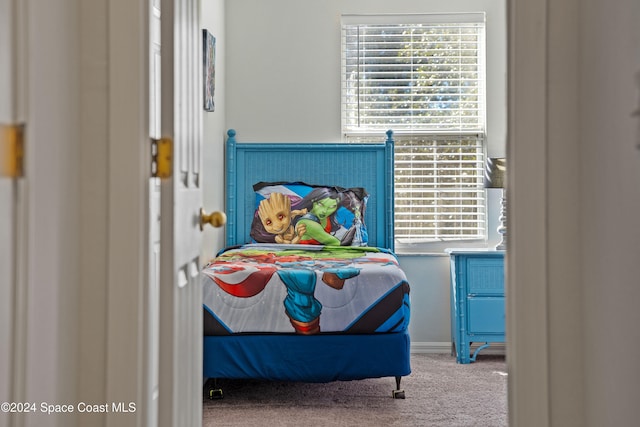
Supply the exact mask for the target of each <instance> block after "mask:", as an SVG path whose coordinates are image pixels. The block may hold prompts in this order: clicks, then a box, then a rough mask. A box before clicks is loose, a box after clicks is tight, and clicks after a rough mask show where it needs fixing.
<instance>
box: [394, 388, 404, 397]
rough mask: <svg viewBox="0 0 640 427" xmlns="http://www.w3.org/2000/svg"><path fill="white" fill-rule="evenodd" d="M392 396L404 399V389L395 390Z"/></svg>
mask: <svg viewBox="0 0 640 427" xmlns="http://www.w3.org/2000/svg"><path fill="white" fill-rule="evenodd" d="M392 396H393V398H394V399H404V390H393V393H392Z"/></svg>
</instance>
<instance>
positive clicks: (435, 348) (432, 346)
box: [411, 341, 505, 355]
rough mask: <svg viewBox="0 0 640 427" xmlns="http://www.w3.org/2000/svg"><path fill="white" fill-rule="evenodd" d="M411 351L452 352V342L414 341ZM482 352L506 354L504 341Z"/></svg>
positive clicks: (474, 347)
mask: <svg viewBox="0 0 640 427" xmlns="http://www.w3.org/2000/svg"><path fill="white" fill-rule="evenodd" d="M478 346H479V345H475V344H474V345H472V346H471V350H472V352H473V350H475V349H476V348H477V347H478ZM411 353H446V354H451V343H450V342H448V341H445V342H412V343H411ZM482 354H499V355H504V354H505V345H504V343H495V344H491V346H490V347H488V348H485V349H483V350H482Z"/></svg>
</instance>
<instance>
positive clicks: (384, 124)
mask: <svg viewBox="0 0 640 427" xmlns="http://www.w3.org/2000/svg"><path fill="white" fill-rule="evenodd" d="M398 21H401V22H398ZM484 30H485V28H484V14H483V13H474V14H446V15H442V14H437V15H410V16H407V17H401V16H396V15H389V16H347V17H343V25H342V129H343V133H344V135H345V138H346V139H347V140H348V141H351V140H358V139H361V138H362V137H365V136H368V135H380V133H382V132H384V131H386V130H387V129H392V130H393V131H394V139H395V141H396V144H395V153H396V154H395V187H396V194H395V237H396V241H397V242H398V243H399V244H401V245H402V244H403V243H406V244H414V243H425V242H433V241H453V240H476V239H484V238H485V235H486V231H485V230H486V219H485V216H486V214H485V211H486V206H485V192H484V189H483V188H482V174H483V161H484V151H485V147H484V139H485V89H484V87H485V71H484V70H485V64H484V61H485V53H484V52H485V46H484V45H485V39H484Z"/></svg>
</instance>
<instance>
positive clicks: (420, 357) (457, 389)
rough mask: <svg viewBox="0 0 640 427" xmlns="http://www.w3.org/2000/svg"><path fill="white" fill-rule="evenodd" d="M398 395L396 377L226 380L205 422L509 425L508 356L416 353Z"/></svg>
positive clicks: (208, 405)
mask: <svg viewBox="0 0 640 427" xmlns="http://www.w3.org/2000/svg"><path fill="white" fill-rule="evenodd" d="M411 368H412V373H411V374H410V375H408V376H406V377H404V378H403V379H402V384H401V388H402V389H404V390H405V395H406V398H405V399H393V398H392V397H391V396H392V390H394V389H395V379H394V378H376V379H366V380H360V381H337V382H332V383H325V384H313V383H293V382H268V381H257V380H222V381H219V382H218V385H219V386H221V387H222V389H223V392H224V398H223V399H218V400H209V399H208V398H205V399H204V400H203V426H204V427H214V426H216V427H218V426H269V427H276V426H277V427H279V426H296V427H297V426H304V427H313V426H322V427H325V426H436V427H448V426H459V427H468V426H480V427H501V426H507V372H506V363H505V358H504V356H495V355H478V359H477V361H476V362H475V363H471V364H468V365H459V364H457V363H456V361H455V357H452V356H450V355H448V354H422V353H420V354H412V355H411Z"/></svg>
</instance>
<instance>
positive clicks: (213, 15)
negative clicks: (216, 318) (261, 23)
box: [200, 0, 227, 262]
mask: <svg viewBox="0 0 640 427" xmlns="http://www.w3.org/2000/svg"><path fill="white" fill-rule="evenodd" d="M200 17H201V21H202V28H204V29H207V30H209V32H210V33H211V34H212V35H213V36H214V37H215V38H216V76H215V78H216V80H215V82H216V88H215V93H214V102H215V110H214V111H213V112H206V111H205V112H204V113H203V114H204V117H203V135H204V146H203V152H202V155H203V167H202V179H203V182H204V183H205V184H204V185H203V190H204V194H203V198H204V201H203V205H204V208H205V210H206V211H207V212H213V211H224V141H225V135H226V126H225V122H226V110H227V106H226V101H225V94H226V83H225V81H226V70H227V67H226V47H225V44H226V36H225V28H226V22H225V1H224V0H202V1H201V10H200ZM222 247H224V228H217V229H214V228H212V227H206V228H205V230H204V236H203V245H202V254H201V257H202V260H203V261H205V262H206V260H208V259H209V258H211V257H212V256H214V255H215V254H216V252H217V251H218V250H220V249H221V248H222Z"/></svg>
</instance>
